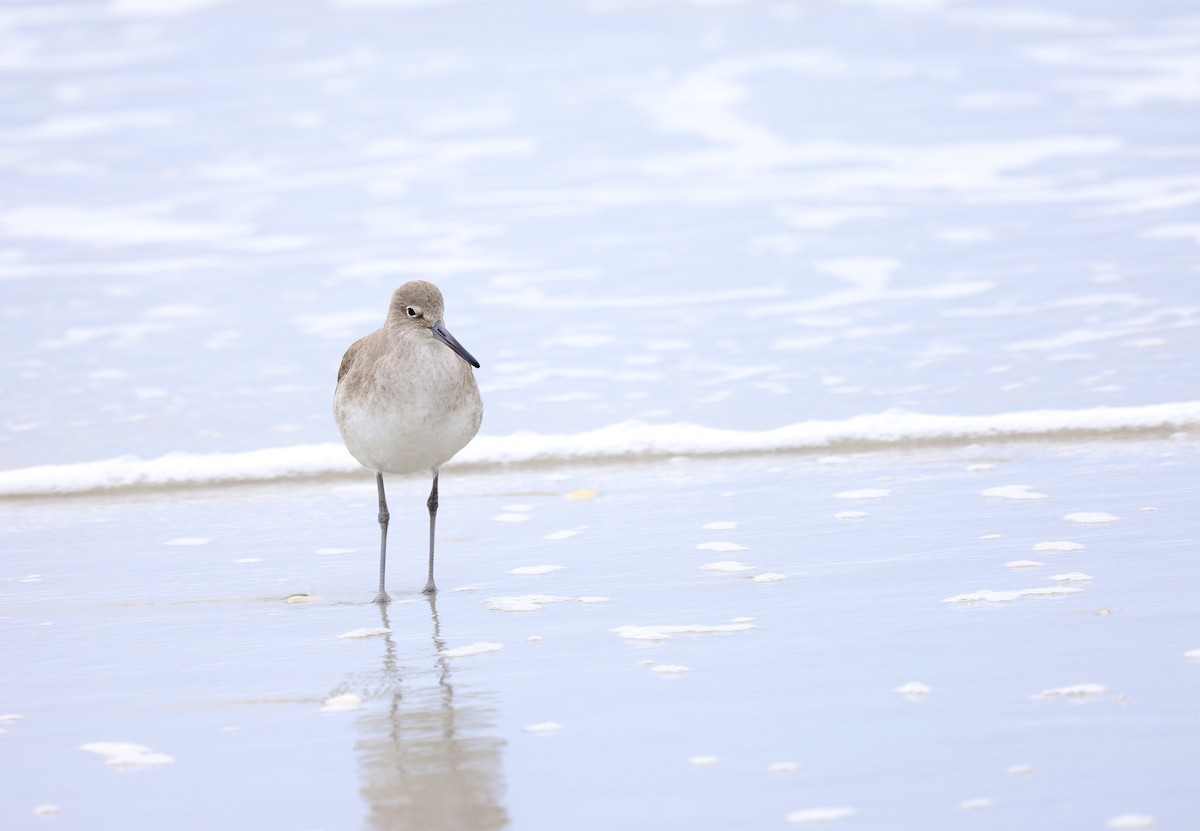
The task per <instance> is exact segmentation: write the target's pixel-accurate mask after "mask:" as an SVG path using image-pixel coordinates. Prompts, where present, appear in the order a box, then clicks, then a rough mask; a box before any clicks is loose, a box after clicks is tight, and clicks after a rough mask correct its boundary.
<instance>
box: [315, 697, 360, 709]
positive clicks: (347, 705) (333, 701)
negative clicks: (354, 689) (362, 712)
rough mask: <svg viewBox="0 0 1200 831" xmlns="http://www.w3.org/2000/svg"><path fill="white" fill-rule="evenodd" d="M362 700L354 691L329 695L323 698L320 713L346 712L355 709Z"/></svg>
mask: <svg viewBox="0 0 1200 831" xmlns="http://www.w3.org/2000/svg"><path fill="white" fill-rule="evenodd" d="M362 703H363V700H362V697H361V696H357V695H355V694H354V693H342V694H341V695H331V696H330V697H329V698H327V699H325V702H324V703H323V704H322V705H321V712H322V713H347V712H350V711H351V710H357V709H358V708H359V707H361V706H362Z"/></svg>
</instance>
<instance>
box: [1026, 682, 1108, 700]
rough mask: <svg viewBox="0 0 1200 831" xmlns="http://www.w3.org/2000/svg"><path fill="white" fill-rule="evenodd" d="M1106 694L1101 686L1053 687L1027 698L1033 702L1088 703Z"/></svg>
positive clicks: (1104, 688) (1106, 689)
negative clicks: (1062, 701)
mask: <svg viewBox="0 0 1200 831" xmlns="http://www.w3.org/2000/svg"><path fill="white" fill-rule="evenodd" d="M1106 692H1108V687H1105V686H1104V685H1103V684H1074V685H1072V686H1069V687H1055V688H1053V689H1049V690H1042V692H1040V693H1038V694H1037V695H1031V696H1029V697H1030V699H1031V700H1033V701H1053V700H1060V699H1061V700H1064V701H1089V700H1091V699H1094V698H1096V697H1097V696H1100V695H1103V694H1104V693H1106Z"/></svg>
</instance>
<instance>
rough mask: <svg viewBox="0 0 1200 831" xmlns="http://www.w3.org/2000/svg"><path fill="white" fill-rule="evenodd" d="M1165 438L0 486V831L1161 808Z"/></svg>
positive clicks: (1186, 444) (1170, 641) (1176, 451)
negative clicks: (380, 475) (36, 491)
mask: <svg viewBox="0 0 1200 831" xmlns="http://www.w3.org/2000/svg"><path fill="white" fill-rule="evenodd" d="M1197 451H1198V448H1197V445H1196V443H1195V441H1194V440H1191V439H1186V438H1182V437H1177V438H1175V439H1173V440H1161V441H1132V440H1131V441H1110V442H1095V443H1093V442H1078V443H1059V444H1053V443H1032V442H1030V443H1018V444H1005V445H980V446H974V447H960V448H939V449H936V450H934V449H914V450H911V451H885V452H872V453H868V454H861V455H858V454H847V455H843V456H838V457H822V456H820V455H819V454H780V455H752V456H729V457H724V458H710V459H695V458H680V459H675V460H669V461H664V462H654V463H644V464H611V465H598V466H569V465H568V466H562V467H528V468H516V469H512V470H508V471H494V472H490V473H465V472H461V471H460V472H453V471H452V470H449V469H448V470H447V472H446V475H445V476H444V477H443V482H442V510H441V512H440V514H439V530H440V540H439V544H440V552H439V574H438V578H439V584H440V586H441V587H442V592H441V593H440V594H439V595H438V597H437V599H436V602H432V603H431V602H429V601H427V600H426V599H425V598H424V597H422V596H421V595H420V588H421V586H422V583H423V557H422V549H423V542H424V534H425V531H426V527H425V516H424V504H423V500H424V495H425V494H424V489H425V487H426V484H425V481H424V479H422V478H421V477H417V478H414V479H396V480H394V481H393V482H392V483H391V485H390V490H389V493H390V495H391V504H392V534H393V542H392V546H391V548H390V550H391V552H392V558H391V568H390V571H389V589H390V591H391V592H392V595H393V597H394V598H395V599H396V602H395V603H394V604H393V605H392V606H391V607H389V608H388V609H387V610H386V612H382V613H381V610H380V609H379V608H378V607H376V606H375V605H373V604H371V603H370V600H371V598H372V597H373V594H374V585H373V582H374V573H375V572H374V569H375V556H376V550H375V547H374V545H375V541H376V539H377V536H376V535H377V528H376V526H375V522H374V504H373V501H374V490H373V483H372V481H371V478H370V475H369V474H367V473H365V472H364V473H363V475H362V477H361V478H357V477H355V478H344V477H334V478H328V479H321V480H318V481H314V482H308V483H280V484H278V485H263V486H241V487H224V488H207V489H203V488H201V489H191V490H185V489H181V490H162V491H157V492H153V491H123V492H122V491H118V492H113V493H110V494H107V495H99V496H90V497H74V498H38V499H24V500H9V501H5V502H3V503H0V522H2V523H3V531H4V534H5V539H6V545H7V548H8V550H7V552H6V554H5V557H4V559H3V572H2V573H0V592H2V598H3V599H2V601H0V631H2V632H3V638H2V640H0V643H2V644H3V646H2V647H0V650H2V654H0V664H2V665H3V666H4V684H3V692H2V693H0V717H3V718H2V719H0V729H2V730H3V731H4V733H3V735H0V769H2V771H3V777H4V780H5V783H6V785H5V787H4V788H3V789H0V827H4V828H7V829H23V828H42V827H58V828H80V829H108V828H112V829H140V828H147V829H148V828H173V829H192V828H196V829H200V828H214V827H230V828H280V829H327V831H331V830H332V829H341V828H360V827H367V828H388V829H395V828H423V829H460V828H472V829H491V828H514V829H553V828H575V829H612V828H626V829H635V828H647V829H649V828H654V829H697V828H711V829H730V828H739V829H757V828H783V827H789V824H788V820H789V817H790V819H791V820H792V822H793V823H797V824H798V827H805V826H806V825H807V824H808V823H810V822H817V821H824V822H831V823H833V824H834V826H835V827H847V828H859V829H889V830H890V831H897V830H900V829H913V831H916V830H917V829H929V828H959V827H972V828H988V829H991V828H996V829H999V828H1014V827H1024V828H1032V827H1054V828H1105V827H1109V825H1108V824H1109V823H1110V821H1117V823H1118V826H1121V827H1129V828H1134V827H1150V826H1149V825H1147V824H1146V823H1147V822H1149V821H1150V820H1149V818H1154V821H1156V822H1157V825H1156V826H1155V827H1158V828H1164V829H1167V828H1188V827H1193V826H1195V825H1196V824H1197V823H1200V808H1197V804H1196V801H1195V799H1194V798H1193V797H1192V795H1191V791H1192V788H1193V784H1194V783H1193V781H1192V780H1193V778H1194V777H1193V773H1194V771H1195V770H1196V769H1197V763H1200V751H1198V750H1197V748H1198V747H1200V745H1198V744H1197V742H1196V740H1195V739H1196V734H1197V730H1198V729H1200V710H1198V709H1197V707H1196V701H1197V693H1200V663H1197V662H1194V661H1189V659H1188V658H1187V657H1186V655H1187V653H1188V652H1189V651H1192V650H1198V649H1200V637H1198V635H1197V632H1198V631H1200V630H1198V625H1197V624H1198V621H1200V615H1198V613H1197V611H1196V604H1195V596H1196V595H1195V592H1196V589H1197V585H1198V583H1200V568H1198V567H1197V565H1196V559H1195V551H1194V543H1193V541H1194V539H1195V537H1196V520H1195V495H1196V491H1195V485H1194V481H1195V478H1194V470H1195V465H1196V461H1197ZM1020 486H1026V487H1020ZM985 491H987V492H988V493H991V494H993V495H990V496H988V495H985ZM593 492H594V493H593ZM1068 515H1075V518H1074V519H1066V518H1065V517H1067V516H1068ZM1105 517H1110V518H1115V519H1109V520H1108V521H1097V520H1102V519H1105ZM1079 520H1086V521H1079ZM1047 543H1056V544H1057V545H1046V544H1047ZM1062 543H1075V544H1076V545H1075V546H1069V545H1063V544H1062ZM1039 544H1043V545H1039ZM1022 561H1025V564H1024V565H1023V566H1019V565H1006V564H1018V563H1021V562H1022ZM1030 562H1034V563H1037V562H1040V563H1042V565H1040V566H1037V565H1030V564H1029V563H1030ZM714 564H721V565H716V566H715V567H711V568H705V566H714ZM543 566H561V568H558V569H547V568H539V567H543ZM743 567H744V568H743ZM514 570H520V571H526V572H531V573H514ZM764 575H767V577H766V579H761V580H760V579H755V578H758V577H762V576H764ZM1069 575H1073V576H1069ZM781 578H782V579H781ZM1054 578H1058V579H1054ZM1089 578H1090V579H1089ZM984 590H988V591H990V592H994V593H995V594H992V595H979V594H976V593H979V592H981V591H984ZM1029 590H1043V591H1037V592H1033V591H1029ZM1044 590H1049V592H1051V593H1047V591H1044ZM1022 592H1026V593H1025V594H1022ZM300 594H303V595H308V596H309V599H307V600H304V601H301V602H287V601H286V600H285V598H288V597H289V596H291V595H300ZM964 595H967V596H971V595H974V596H975V597H976V598H983V599H976V600H973V601H972V600H970V599H967V598H963V597H962V596H964ZM954 597H959V598H960V599H959V600H958V601H957V602H946V601H947V599H949V598H954ZM581 598H582V599H581ZM986 598H991V599H990V600H989V599H986ZM518 609H519V610H521V611H517V610H518ZM673 627H685V628H686V627H698V628H699V629H701V630H703V629H704V628H708V627H712V628H714V629H715V631H679V630H678V629H675V628H673ZM383 629H386V630H387V631H386V632H380V631H379V630H383ZM372 630H374V631H372ZM722 630H724V631H722ZM497 646H498V647H499V648H497ZM18 716H19V718H18ZM97 743H118V746H117V747H115V748H114V747H112V746H106V745H100V746H99V747H98V748H97V747H95V746H94V745H96V744H97ZM122 744H132V745H138V746H141V748H142V749H141V750H139V749H136V748H128V747H121V746H119V745H122ZM85 745H93V748H92V750H90V751H89V750H85V749H81V748H82V747H83V746H85ZM114 763H115V764H114ZM54 809H57V812H55V811H54ZM841 809H844V810H841ZM38 810H40V811H41V813H42V814H43V816H39V815H38V814H37V813H35V812H36V811H38ZM1122 824H1123V825H1122Z"/></svg>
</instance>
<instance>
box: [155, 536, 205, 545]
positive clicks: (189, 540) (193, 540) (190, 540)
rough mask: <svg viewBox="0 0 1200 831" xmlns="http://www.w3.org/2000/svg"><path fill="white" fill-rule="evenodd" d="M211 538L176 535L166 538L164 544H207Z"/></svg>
mask: <svg viewBox="0 0 1200 831" xmlns="http://www.w3.org/2000/svg"><path fill="white" fill-rule="evenodd" d="M210 542H212V540H210V539H208V538H207V537H177V538H175V539H173V540H167V541H166V543H165V545H208V544H209V543H210Z"/></svg>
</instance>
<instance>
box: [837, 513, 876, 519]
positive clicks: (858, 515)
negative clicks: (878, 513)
mask: <svg viewBox="0 0 1200 831" xmlns="http://www.w3.org/2000/svg"><path fill="white" fill-rule="evenodd" d="M865 516H869V514H867V512H866V511H838V512H837V513H836V514H834V515H833V518H834V519H862V518H863V517H865Z"/></svg>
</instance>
